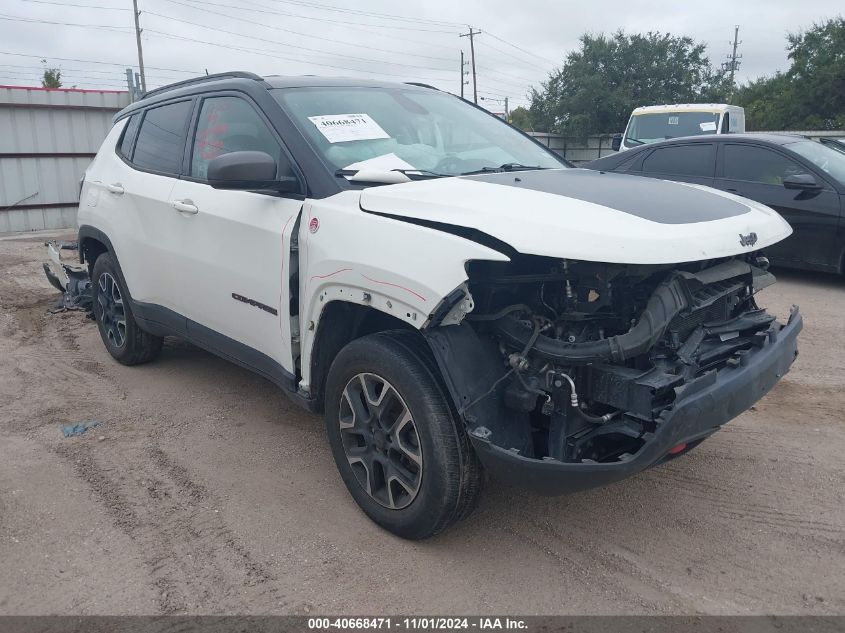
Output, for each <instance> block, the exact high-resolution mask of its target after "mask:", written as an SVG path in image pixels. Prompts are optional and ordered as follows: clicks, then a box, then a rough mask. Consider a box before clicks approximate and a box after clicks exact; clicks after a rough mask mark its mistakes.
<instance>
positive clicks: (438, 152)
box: [272, 86, 566, 176]
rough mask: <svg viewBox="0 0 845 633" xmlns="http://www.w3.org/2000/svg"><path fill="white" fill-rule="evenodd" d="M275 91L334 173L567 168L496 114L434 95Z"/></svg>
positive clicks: (394, 90) (423, 92) (372, 90)
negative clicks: (336, 170)
mask: <svg viewBox="0 0 845 633" xmlns="http://www.w3.org/2000/svg"><path fill="white" fill-rule="evenodd" d="M272 92H273V95H274V97H275V98H276V100H277V101H278V102H279V103H280V104H281V106H282V107H283V108H284V109H285V110H286V111H287V113H288V114H289V116H290V117H291V118H292V119H293V121H294V123H295V124H296V125H297V127H299V129H300V131H302V132H303V133H304V134H305V136H306V137H307V138H308V139H309V140H310V142H311V144H312V146H313V147H314V149H316V151H317V152H318V153H319V154H320V155H321V156H322V157H323V159H324V160H325V161H326V162H327V163H328V164H329V165H330V166H332V167H333V168H334V169H342V170H364V169H366V170H370V169H372V170H394V169H401V170H409V171H421V172H425V173H427V174H428V175H446V176H457V175H461V174H466V173H469V172H475V171H479V170H486V169H500V168H508V169H520V168H523V167H533V168H538V167H539V168H563V167H566V165H565V164H564V163H562V162H561V161H560V160H559V159H557V158H556V157H555V156H554V155H553V154H552V153H551V152H549V151H546V150H545V149H543V148H542V147H539V146H538V145H537V144H536V143H534V142H532V141H531V140H530V139H528V138H525V137H524V136H523V135H522V134H520V133H519V132H518V131H516V130H514V129H513V128H511V127H510V126H508V125H506V124H505V123H503V122H502V121H501V120H499V119H497V118H496V117H493V116H490V115H488V114H485V113H484V112H483V111H480V110H478V109H477V108H474V107H472V106H470V105H469V104H466V103H464V102H462V101H461V100H460V99H458V98H457V97H453V96H451V95H448V94H445V93H442V92H437V91H435V90H415V89H408V90H403V89H402V88H364V87H346V86H344V87H309V88H283V89H277V90H273V91H272Z"/></svg>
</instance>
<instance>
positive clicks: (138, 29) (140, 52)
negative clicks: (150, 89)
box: [132, 0, 147, 92]
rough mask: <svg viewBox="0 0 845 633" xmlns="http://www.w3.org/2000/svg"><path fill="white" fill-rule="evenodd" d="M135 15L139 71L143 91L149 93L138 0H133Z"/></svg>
mask: <svg viewBox="0 0 845 633" xmlns="http://www.w3.org/2000/svg"><path fill="white" fill-rule="evenodd" d="M132 6H133V7H134V11H133V13H134V15H135V41H136V42H137V43H138V69H139V70H140V71H141V90H142V91H143V92H147V76H146V75H145V74H144V51H143V50H142V49H141V25H140V24H139V23H138V17H139V16H140V15H141V12H140V11H138V0H132Z"/></svg>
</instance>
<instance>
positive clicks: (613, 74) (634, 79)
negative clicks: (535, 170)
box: [530, 31, 728, 137]
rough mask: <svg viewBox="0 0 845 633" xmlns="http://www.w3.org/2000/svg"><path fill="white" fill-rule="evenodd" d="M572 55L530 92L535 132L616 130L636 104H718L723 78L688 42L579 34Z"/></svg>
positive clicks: (722, 94)
mask: <svg viewBox="0 0 845 633" xmlns="http://www.w3.org/2000/svg"><path fill="white" fill-rule="evenodd" d="M580 42H581V45H580V48H579V50H576V51H573V52H571V53H569V55H567V57H566V60H565V61H564V63H563V66H561V67H560V68H559V69H557V70H556V71H554V72H552V73H551V74H550V75H549V78H548V80H547V81H545V82H544V83H543V84H542V90H532V92H531V95H530V96H531V108H530V114H531V117H532V119H533V122H534V126H535V129H536V130H537V131H545V132H558V133H561V134H565V135H567V136H578V137H585V136H588V135H590V134H597V133H611V132H620V131H622V129H624V127H625V123H626V122H627V120H628V117H629V116H630V114H631V110H633V109H634V108H636V107H638V106H643V105H652V104H659V103H689V102H695V101H702V100H705V101H712V100H724V99H725V97H726V95H727V92H728V81H727V78H726V77H725V75H724V74H723V73H721V72H719V73H717V72H715V71H714V70H713V68H712V67H711V65H710V60H709V59H708V58H707V55H706V54H705V45H704V44H701V43H697V42H695V41H694V40H692V39H691V38H689V37H675V36H672V35H670V34H668V33H653V32H649V33H646V34H645V35H642V34H635V35H628V34H626V33H624V32H623V31H617V32H616V33H614V34H613V35H611V36H609V37H608V36H605V35H604V34H599V35H590V34H585V35H582V36H581V40H580Z"/></svg>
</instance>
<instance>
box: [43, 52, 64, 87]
mask: <svg viewBox="0 0 845 633" xmlns="http://www.w3.org/2000/svg"><path fill="white" fill-rule="evenodd" d="M41 63H42V64H46V63H47V60H46V59H42V60H41ZM41 87H42V88H61V87H62V71H61V70H59V69H58V68H45V69H44V75H43V76H42V77H41Z"/></svg>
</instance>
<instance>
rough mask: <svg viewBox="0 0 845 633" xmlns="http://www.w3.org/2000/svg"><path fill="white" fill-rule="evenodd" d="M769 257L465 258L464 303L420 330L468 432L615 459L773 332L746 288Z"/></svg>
mask: <svg viewBox="0 0 845 633" xmlns="http://www.w3.org/2000/svg"><path fill="white" fill-rule="evenodd" d="M765 263H766V262H765V261H764V260H762V259H761V258H759V257H758V256H756V255H755V256H751V255H749V256H746V257H742V258H727V259H723V260H713V261H707V262H694V263H688V264H675V265H622V264H604V263H594V262H585V261H572V260H560V259H552V258H545V257H537V256H517V257H515V258H514V259H513V261H511V262H505V263H501V262H481V261H476V262H470V263H469V264H468V266H467V270H468V275H469V282H468V286H467V287H468V290H469V293H470V294H471V297H472V301H473V302H474V304H475V307H474V310H473V311H472V312H471V313H470V314H468V315H467V317H466V318H465V319H464V321H463V322H462V323H461V324H460V325H459V326H457V327H442V328H437V327H435V328H431V329H430V330H429V337H430V340H431V342H432V345H433V347H434V349H435V350H436V351H437V352H438V356H439V360H440V362H441V364H442V365H443V366H449V365H451V366H452V368H453V370H452V371H447V372H445V373H448V374H449V375H448V376H447V381H448V382H450V385H449V386H450V389H451V390H452V393H453V396H455V397H456V401H457V402H458V403H459V412H460V413H461V414H462V415H463V417H464V420H465V422H466V423H467V426H468V428H469V429H470V432H471V433H472V434H473V435H474V436H475V437H476V438H480V439H483V440H485V441H489V442H490V443H492V444H493V445H495V446H497V447H499V448H502V449H505V450H507V451H511V452H513V453H516V454H518V455H520V456H522V457H530V458H535V459H538V460H549V459H551V460H555V461H559V462H566V463H596V464H601V463H617V462H619V461H625V460H627V459H628V458H630V457H632V456H633V455H635V454H636V453H637V452H638V451H640V449H641V448H642V447H643V446H644V445H645V444H646V443H647V442H648V441H649V438H650V437H651V435H652V434H654V433H655V432H656V431H657V430H658V427H659V426H660V425H661V422H662V416H664V414H666V413H667V412H669V411H671V410H672V407H673V403H674V402H675V400H676V398H677V397H678V394H680V393H682V392H683V391H684V389H686V388H688V387H689V386H690V384H691V383H693V382H696V384H701V383H703V382H707V379H706V378H705V380H701V379H702V378H703V377H706V376H708V374H712V375H713V376H714V377H715V374H716V372H717V371H718V370H721V369H723V368H725V367H732V366H735V365H738V364H739V363H740V361H741V359H742V356H743V354H744V353H745V352H747V351H748V350H750V349H752V348H753V347H755V346H757V347H759V346H760V345H762V341H763V339H766V338H768V337H770V336H774V334H772V332H773V331H774V330H773V328H775V327H776V324H774V317H773V316H771V315H769V314H768V313H766V312H765V311H764V310H761V309H760V308H759V307H758V306H757V304H756V302H755V299H754V294H755V292H756V291H757V290H759V289H760V288H762V287H765V286H768V285H770V284H771V283H773V282H774V277H773V276H772V275H771V274H770V273H768V272H767V271H766V270H765ZM470 365H472V369H471V370H470V368H469V367H470ZM712 430H714V431H715V430H716V429H715V427H714V428H713V429H712ZM693 444H694V443H693V442H690V447H691V446H692V445H693ZM687 448H688V447H687V446H686V445H685V449H687Z"/></svg>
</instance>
